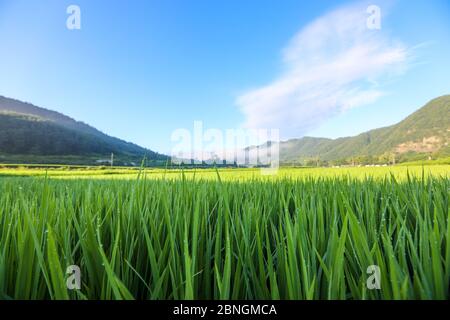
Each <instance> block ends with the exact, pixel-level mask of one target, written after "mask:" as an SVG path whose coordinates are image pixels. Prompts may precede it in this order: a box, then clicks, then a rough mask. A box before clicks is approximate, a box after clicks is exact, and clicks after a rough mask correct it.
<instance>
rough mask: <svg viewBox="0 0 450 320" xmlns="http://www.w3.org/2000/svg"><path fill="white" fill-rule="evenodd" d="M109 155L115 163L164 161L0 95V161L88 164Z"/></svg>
mask: <svg viewBox="0 0 450 320" xmlns="http://www.w3.org/2000/svg"><path fill="white" fill-rule="evenodd" d="M111 153H114V157H115V159H116V161H115V163H116V164H125V163H124V162H127V161H128V162H130V163H131V162H134V163H136V162H137V163H139V162H140V161H141V160H142V159H143V157H144V156H146V158H148V159H150V160H153V161H165V160H166V159H167V157H166V156H164V155H160V154H158V153H156V152H153V151H151V150H147V149H145V148H142V147H140V146H138V145H136V144H133V143H130V142H126V141H123V140H120V139H117V138H114V137H111V136H108V135H106V134H104V133H103V132H101V131H99V130H97V129H95V128H93V127H91V126H89V125H87V124H85V123H83V122H79V121H76V120H74V119H72V118H70V117H68V116H65V115H63V114H61V113H59V112H56V111H51V110H47V109H44V108H40V107H37V106H34V105H32V104H29V103H24V102H21V101H17V100H13V99H9V98H5V97H2V96H0V162H8V161H9V160H10V159H11V160H20V159H26V160H27V162H29V161H30V160H31V162H32V163H34V162H35V161H33V160H38V161H39V162H41V161H44V162H47V160H48V159H60V161H58V162H67V161H66V160H67V159H71V161H69V162H72V163H74V162H75V163H86V164H90V163H99V162H101V161H102V159H105V158H106V159H109V157H110V155H111ZM105 162H106V161H105Z"/></svg>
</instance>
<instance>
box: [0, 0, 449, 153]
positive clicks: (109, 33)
mask: <svg viewBox="0 0 450 320" xmlns="http://www.w3.org/2000/svg"><path fill="white" fill-rule="evenodd" d="M71 4H76V5H78V6H79V7H80V9H81V30H68V29H67V28H66V19H67V14H66V8H67V7H68V6H69V5H71ZM371 4H374V5H378V6H379V7H380V8H381V10H382V11H381V12H382V15H381V18H382V20H381V21H382V28H381V30H369V31H367V30H363V29H359V27H360V26H361V21H360V20H359V19H360V18H361V17H364V19H365V17H367V16H368V15H367V13H366V12H365V9H366V8H367V6H368V5H371ZM333 32H340V33H341V34H339V35H335V34H334V33H333ZM449 40H450V3H449V2H448V1H447V0H434V1H425V0H417V1H407V0H397V1H378V0H375V1H371V2H365V1H364V2H357V1H356V2H355V1H350V2H349V1H333V2H331V1H329V0H326V1H314V2H312V1H310V2H306V1H298V0H293V1H287V0H282V1H272V0H270V1H269V0H246V1H238V0H227V1H207V0H195V1H184V0H179V1H174V0H169V1H167V0H158V1H156V0H151V1H148V0H147V1H144V0H134V1H100V0H97V1H92V0H71V1H63V0H42V1H22V0H0V95H4V96H7V97H12V98H16V99H20V100H24V101H28V102H32V103H33V104H36V105H39V106H42V107H46V108H49V109H53V110H57V111H60V112H62V113H65V114H67V115H69V116H71V117H73V118H75V119H77V120H81V121H84V122H86V123H88V124H90V125H93V126H95V127H96V128H98V129H100V130H102V131H104V132H106V133H108V134H110V135H113V136H117V137H120V138H123V139H125V140H128V141H132V142H135V143H138V144H140V145H142V146H145V147H148V148H150V149H153V150H156V151H159V152H169V151H170V150H171V146H172V142H171V139H170V138H171V133H172V132H173V131H174V130H176V129H178V128H187V129H192V128H193V123H194V121H195V120H201V121H203V123H204V126H205V127H207V128H219V129H230V128H240V127H257V128H279V129H280V133H281V136H282V138H285V139H287V138H293V137H301V136H304V135H309V136H324V137H333V138H335V137H340V136H347V135H354V134H357V133H360V132H363V131H366V130H369V129H372V128H377V127H381V126H386V125H390V124H393V123H395V122H398V121H400V120H401V119H403V118H404V117H405V116H407V115H408V114H410V113H412V112H413V111H415V110H416V109H417V108H419V107H420V106H422V105H423V104H425V103H426V102H427V101H428V100H430V99H432V98H434V97H437V96H439V95H443V94H449V93H450V63H449V58H448V57H450V41H449ZM346 63H350V64H349V65H347V64H346Z"/></svg>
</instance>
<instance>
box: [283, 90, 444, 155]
mask: <svg viewBox="0 0 450 320" xmlns="http://www.w3.org/2000/svg"><path fill="white" fill-rule="evenodd" d="M449 144H450V95H446V96H442V97H439V98H436V99H434V100H432V101H430V102H429V103H427V104H426V105H425V106H424V107H422V108H421V109H419V110H418V111H416V112H414V113H413V114H411V115H410V116H409V117H407V118H406V119H404V120H403V121H401V122H399V123H398V124H395V125H392V126H389V127H385V128H380V129H374V130H370V131H367V132H364V133H362V134H359V135H357V136H353V137H345V138H338V139H327V138H313V137H304V138H301V139H292V140H288V141H283V142H281V143H280V162H281V163H285V164H286V163H292V164H295V163H301V164H304V163H305V162H308V161H309V162H313V163H314V162H321V163H322V162H328V163H330V162H331V163H335V164H340V163H351V162H355V161H356V163H376V162H381V163H386V162H392V161H407V160H417V159H426V158H428V157H445V156H450V145H449Z"/></svg>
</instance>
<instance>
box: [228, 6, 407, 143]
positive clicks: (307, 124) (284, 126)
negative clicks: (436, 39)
mask: <svg viewBox="0 0 450 320" xmlns="http://www.w3.org/2000/svg"><path fill="white" fill-rule="evenodd" d="M367 17H368V14H367V12H366V7H364V6H361V5H358V6H348V7H343V8H340V9H337V10H335V11H333V12H330V13H328V14H326V15H324V16H322V17H320V18H318V19H317V20H315V21H313V22H312V23H310V24H309V25H307V26H306V27H305V28H304V29H302V30H300V31H299V32H298V33H297V34H296V35H295V36H294V37H293V38H292V40H291V41H290V43H289V44H288V45H287V47H286V48H285V49H284V50H283V64H284V67H285V69H284V71H283V72H282V74H281V75H280V76H279V77H277V78H276V79H275V80H274V81H273V82H272V83H270V84H268V85H265V86H263V87H261V88H256V89H254V90H251V91H249V92H246V93H244V94H243V95H241V96H239V97H238V99H237V104H238V106H239V107H240V109H241V111H242V112H243V114H244V115H245V117H246V122H245V127H247V128H279V129H280V132H281V134H282V136H283V137H294V136H297V137H298V136H301V135H303V134H305V133H307V132H308V131H309V130H312V129H314V128H316V127H317V126H318V125H320V124H321V123H322V122H323V121H324V120H326V119H328V118H330V117H332V116H333V115H335V114H337V113H339V112H342V111H344V110H346V109H348V108H354V107H359V106H362V105H365V104H369V103H373V102H375V101H376V100H377V99H378V98H380V97H381V96H382V95H383V94H384V92H383V91H382V90H381V89H380V85H379V84H380V83H381V82H382V81H383V79H386V78H387V77H390V76H392V75H398V74H402V73H403V72H404V71H405V69H406V67H407V61H408V56H409V53H408V49H407V48H406V46H405V45H403V44H402V43H400V42H398V41H394V40H393V39H391V38H390V36H389V34H388V32H385V31H384V30H383V29H381V30H369V29H368V28H367V24H366V21H367Z"/></svg>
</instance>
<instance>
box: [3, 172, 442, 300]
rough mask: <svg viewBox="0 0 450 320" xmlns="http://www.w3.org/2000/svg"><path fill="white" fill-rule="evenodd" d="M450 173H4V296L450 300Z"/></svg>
mask: <svg viewBox="0 0 450 320" xmlns="http://www.w3.org/2000/svg"><path fill="white" fill-rule="evenodd" d="M448 169H449V166H433V167H425V168H421V167H417V168H399V167H395V168H347V169H331V168H330V169H281V170H280V172H279V174H278V175H277V176H274V177H260V176H259V175H257V170H241V171H239V170H235V171H232V170H220V171H214V170H206V171H200V172H199V171H195V172H194V171H185V172H179V171H177V172H172V171H166V170H159V171H157V170H155V171H151V170H146V171H140V172H137V173H136V172H132V173H130V172H124V173H117V172H116V174H100V173H98V172H92V171H91V175H89V174H88V173H85V171H82V172H75V173H74V172H70V173H66V175H63V174H59V172H58V171H57V170H55V171H52V172H50V170H49V171H47V172H45V171H43V170H40V171H39V170H37V169H34V170H35V171H33V172H26V170H28V169H23V170H21V171H20V170H17V169H16V170H12V169H1V170H0V299H188V300H189V299H221V300H222V299H249V300H253V299H275V300H276V299H295V300H298V299H342V300H344V299H353V300H360V299H388V300H390V299H447V300H448V299H449V297H450V296H449V284H450V226H449V224H450V219H449V191H450V183H449V179H448V172H449V170H448ZM7 170H9V172H6V173H5V171H7ZM13 171H15V173H14V172H13ZM86 171H87V170H86ZM55 173H56V174H55ZM80 173H81V174H80ZM96 173H97V174H96ZM72 265H76V266H78V267H79V268H80V271H81V273H80V275H81V287H80V289H79V290H71V289H68V287H67V285H66V283H67V278H68V275H67V274H66V269H67V267H68V266H72ZM371 266H377V268H378V270H379V278H378V280H379V282H378V284H379V289H373V288H368V286H367V281H368V279H369V278H370V277H371V273H369V274H368V272H367V270H368V268H369V267H371ZM369 269H370V268H369Z"/></svg>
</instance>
